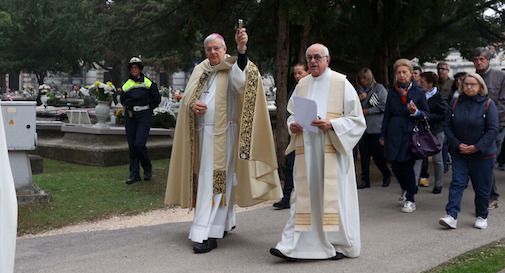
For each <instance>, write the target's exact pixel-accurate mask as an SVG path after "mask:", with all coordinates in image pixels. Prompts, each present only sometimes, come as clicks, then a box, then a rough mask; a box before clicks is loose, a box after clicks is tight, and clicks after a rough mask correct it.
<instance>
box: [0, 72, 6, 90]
mask: <svg viewBox="0 0 505 273" xmlns="http://www.w3.org/2000/svg"><path fill="white" fill-rule="evenodd" d="M6 90H7V82H6V81H5V73H0V94H1V93H5V91H6Z"/></svg>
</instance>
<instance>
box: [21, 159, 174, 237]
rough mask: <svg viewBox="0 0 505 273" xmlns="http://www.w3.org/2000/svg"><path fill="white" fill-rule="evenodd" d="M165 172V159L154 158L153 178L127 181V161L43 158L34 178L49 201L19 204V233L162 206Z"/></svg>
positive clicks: (166, 162)
mask: <svg viewBox="0 0 505 273" xmlns="http://www.w3.org/2000/svg"><path fill="white" fill-rule="evenodd" d="M167 172H168V160H156V161H153V180H152V181H149V182H141V183H136V184H133V185H126V184H125V183H124V181H125V179H126V177H127V176H128V166H127V165H124V166H115V167H94V166H83V165H77V164H71V163H65V162H60V161H54V160H49V159H44V173H42V174H39V175H34V177H33V180H34V182H35V184H37V185H38V186H39V187H40V188H41V189H43V190H45V191H48V192H49V193H50V194H51V201H50V202H49V204H43V205H40V204H38V205H26V206H21V207H20V208H19V220H18V234H19V235H23V234H27V233H31V234H35V233H40V232H42V231H46V230H50V229H54V228H59V227H63V226H66V225H70V224H76V223H79V222H82V221H91V220H97V219H103V218H107V217H110V216H113V215H119V214H126V215H131V214H138V213H141V212H145V211H149V210H153V209H157V208H162V207H164V204H163V198H164V195H165V186H166V177H167Z"/></svg>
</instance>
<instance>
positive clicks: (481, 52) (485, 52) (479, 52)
mask: <svg viewBox="0 0 505 273" xmlns="http://www.w3.org/2000/svg"><path fill="white" fill-rule="evenodd" d="M480 56H483V57H484V58H486V59H488V60H491V57H493V53H491V50H489V48H487V47H477V48H476V49H474V50H473V52H472V57H480Z"/></svg>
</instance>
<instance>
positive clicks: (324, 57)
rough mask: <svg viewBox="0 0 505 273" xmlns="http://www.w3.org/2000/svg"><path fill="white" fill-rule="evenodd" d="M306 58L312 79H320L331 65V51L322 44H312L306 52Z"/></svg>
mask: <svg viewBox="0 0 505 273" xmlns="http://www.w3.org/2000/svg"><path fill="white" fill-rule="evenodd" d="M305 58H306V60H307V66H308V68H309V73H310V74H311V75H312V77H319V76H320V75H321V74H323V73H324V71H325V70H326V68H327V67H328V65H329V64H330V51H329V50H328V48H327V47H326V46H324V45H322V44H312V45H311V46H309V47H308V48H307V51H305Z"/></svg>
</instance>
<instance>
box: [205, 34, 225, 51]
mask: <svg viewBox="0 0 505 273" xmlns="http://www.w3.org/2000/svg"><path fill="white" fill-rule="evenodd" d="M216 40H219V41H221V45H222V46H224V47H225V48H226V43H225V42H224V38H223V36H221V34H219V33H212V34H210V35H209V36H207V38H205V40H203V46H204V47H205V46H206V45H207V44H208V43H210V42H213V41H216Z"/></svg>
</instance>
